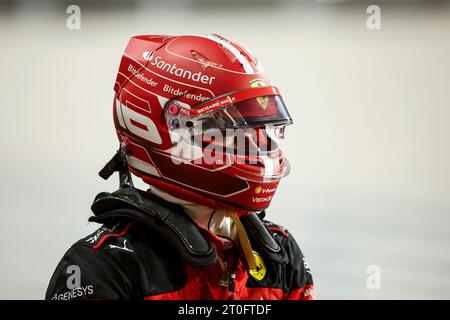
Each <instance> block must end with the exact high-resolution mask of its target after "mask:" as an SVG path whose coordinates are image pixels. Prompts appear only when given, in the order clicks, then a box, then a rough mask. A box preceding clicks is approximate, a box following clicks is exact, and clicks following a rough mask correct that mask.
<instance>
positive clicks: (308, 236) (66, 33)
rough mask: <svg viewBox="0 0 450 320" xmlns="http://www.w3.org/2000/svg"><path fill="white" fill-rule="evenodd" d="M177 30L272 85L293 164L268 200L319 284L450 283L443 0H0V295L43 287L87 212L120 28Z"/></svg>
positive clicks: (105, 143)
mask: <svg viewBox="0 0 450 320" xmlns="http://www.w3.org/2000/svg"><path fill="white" fill-rule="evenodd" d="M69 4H78V5H79V6H80V8H81V30H75V31H71V30H68V29H67V28H66V19H67V17H68V14H67V13H66V8H67V6H68V5H69ZM369 4H377V5H379V6H380V8H381V30H369V29H368V28H367V26H366V20H367V18H368V17H369V14H367V13H366V9H367V6H368V5H369ZM184 33H218V34H221V35H223V36H225V37H227V38H230V39H232V40H234V41H237V42H239V43H242V44H244V45H245V46H247V47H249V48H251V50H252V51H253V52H254V53H256V55H257V56H258V57H259V59H260V60H261V61H262V62H263V64H264V66H265V69H266V70H267V72H268V74H269V75H270V76H271V77H272V79H273V82H274V83H275V84H277V85H278V86H279V87H280V88H281V90H282V93H283V96H284V99H285V102H286V103H287V105H288V107H289V110H290V112H291V115H292V116H293V117H294V121H295V124H294V125H293V126H291V127H290V128H288V131H287V141H286V152H287V155H288V157H289V159H290V161H291V164H292V172H291V175H290V176H289V177H288V178H286V179H285V180H284V181H283V182H282V183H281V186H280V189H279V191H278V193H277V196H276V198H275V200H274V201H273V206H272V208H271V209H270V211H269V215H268V217H269V218H270V219H273V220H274V221H276V222H278V223H280V224H283V225H285V226H286V227H287V228H288V229H289V230H290V231H291V232H292V233H293V234H294V236H295V238H296V239H297V240H298V242H299V243H300V246H301V247H302V249H303V251H304V254H305V255H306V257H307V258H308V262H309V264H310V266H311V268H312V270H313V275H314V277H315V283H316V294H317V298H319V299H422V298H423V299H448V298H450V234H449V231H450V230H449V224H450V169H449V163H450V144H449V136H450V126H449V120H450V104H449V101H450V61H449V58H450V41H449V39H450V5H449V2H448V1H333V0H321V1H303V2H301V1H293V0H292V1H283V0H264V1H256V0H255V1H244V0H239V1H238V0H233V1H230V0H227V1H217V0H216V1H211V0H209V1H207V0H191V1H181V0H179V1H175V0H171V1H167V0H164V1H163V0H159V1H153V2H152V1H126V2H125V1H123V2H122V1H96V2H93V1H87V0H84V1H78V2H68V1H57V0H53V1H31V0H21V1H15V0H6V1H5V0H0V40H1V45H0V46H1V50H0V93H1V95H0V99H1V102H0V105H1V108H0V130H1V131H0V133H1V140H0V150H1V158H0V159H1V160H0V161H1V166H0V181H1V184H2V185H1V187H0V197H1V201H0V237H1V238H0V240H1V241H0V256H1V258H0V259H1V263H0V283H1V285H0V298H2V299H42V298H43V296H44V293H45V290H46V286H47V283H48V281H49V279H50V276H51V274H52V273H53V271H54V268H55V267H56V264H57V262H58V261H59V259H60V258H61V256H62V255H63V254H64V252H65V250H67V249H68V247H69V246H70V245H71V244H72V243H73V242H75V241H76V240H78V239H79V238H81V237H83V236H85V235H87V234H88V233H89V232H91V231H93V230H94V229H96V228H97V225H94V224H88V223H87V222H86V221H87V218H88V217H89V215H90V209H89V207H90V204H91V202H92V200H93V198H94V196H95V195H96V194H97V193H98V192H100V191H112V190H114V189H115V187H116V185H117V178H116V177H115V178H112V179H110V181H107V182H105V181H103V180H102V179H101V178H99V177H98V176H97V172H98V171H99V169H100V168H101V167H102V166H103V164H104V163H105V162H106V161H107V160H109V157H110V156H112V154H113V153H114V152H115V150H116V147H117V143H116V137H115V132H114V127H113V122H112V101H113V90H112V88H113V83H114V81H115V76H116V72H117V68H118V65H119V61H120V58H121V54H122V52H123V49H124V48H125V45H126V44H127V41H128V39H129V38H130V37H131V36H132V35H137V34H184ZM370 265H377V266H379V268H380V270H381V288H380V289H379V290H370V289H369V288H368V287H367V286H366V281H367V278H368V276H369V275H368V274H367V268H368V266H370Z"/></svg>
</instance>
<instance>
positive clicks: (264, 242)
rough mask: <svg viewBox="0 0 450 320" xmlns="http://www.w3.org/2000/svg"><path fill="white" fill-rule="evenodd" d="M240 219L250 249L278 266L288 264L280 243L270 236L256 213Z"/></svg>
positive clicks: (264, 223)
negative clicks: (250, 246) (248, 240)
mask: <svg viewBox="0 0 450 320" xmlns="http://www.w3.org/2000/svg"><path fill="white" fill-rule="evenodd" d="M240 219H241V221H242V224H243V225H244V227H245V230H246V231H247V234H248V236H249V238H250V241H251V243H252V247H253V248H254V249H256V250H257V251H258V252H260V253H261V254H262V256H263V257H264V258H266V259H270V260H272V261H274V262H276V263H279V264H287V263H288V262H289V257H288V255H287V253H286V251H285V250H284V248H283V246H282V245H281V243H280V242H279V241H278V239H277V238H276V237H274V236H272V234H271V232H269V229H268V228H267V225H266V222H265V221H262V220H261V219H260V218H259V217H258V216H257V214H256V213H249V214H246V215H242V216H241V218H240Z"/></svg>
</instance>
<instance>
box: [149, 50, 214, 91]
mask: <svg viewBox="0 0 450 320" xmlns="http://www.w3.org/2000/svg"><path fill="white" fill-rule="evenodd" d="M143 56H144V58H146V59H147V60H149V61H151V62H150V64H151V65H152V66H155V67H156V68H158V69H161V70H163V71H166V72H168V73H170V74H173V75H175V76H177V77H180V78H183V79H188V80H192V81H195V82H201V83H204V84H209V85H211V84H212V82H213V80H214V79H215V77H210V76H207V75H205V74H203V72H202V71H199V72H195V73H193V72H191V71H189V70H186V69H183V68H181V67H178V66H177V64H176V63H174V64H171V63H169V62H166V61H164V60H163V59H162V58H161V57H160V56H155V57H154V55H149V54H148V52H144V53H143Z"/></svg>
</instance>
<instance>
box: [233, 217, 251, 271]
mask: <svg viewBox="0 0 450 320" xmlns="http://www.w3.org/2000/svg"><path fill="white" fill-rule="evenodd" d="M227 213H228V215H229V216H230V217H231V219H232V220H233V222H234V225H235V226H236V230H237V233H238V238H239V242H240V244H241V248H242V251H243V252H244V255H245V259H246V260H247V265H248V268H249V269H250V270H256V269H257V265H256V259H255V256H254V254H253V250H252V246H251V244H250V240H249V239H248V236H247V232H246V231H245V228H244V226H243V225H242V222H241V220H240V219H239V217H238V216H237V213H236V211H230V210H229V211H227Z"/></svg>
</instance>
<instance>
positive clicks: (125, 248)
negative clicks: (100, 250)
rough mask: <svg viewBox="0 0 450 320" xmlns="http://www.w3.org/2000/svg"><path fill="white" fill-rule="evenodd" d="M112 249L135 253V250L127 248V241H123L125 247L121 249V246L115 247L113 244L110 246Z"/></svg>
mask: <svg viewBox="0 0 450 320" xmlns="http://www.w3.org/2000/svg"><path fill="white" fill-rule="evenodd" d="M109 248H110V249H120V250H125V251H129V252H134V251H133V250H131V249H129V248H127V240H124V241H123V247H119V246H115V245H113V244H110V245H109Z"/></svg>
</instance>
